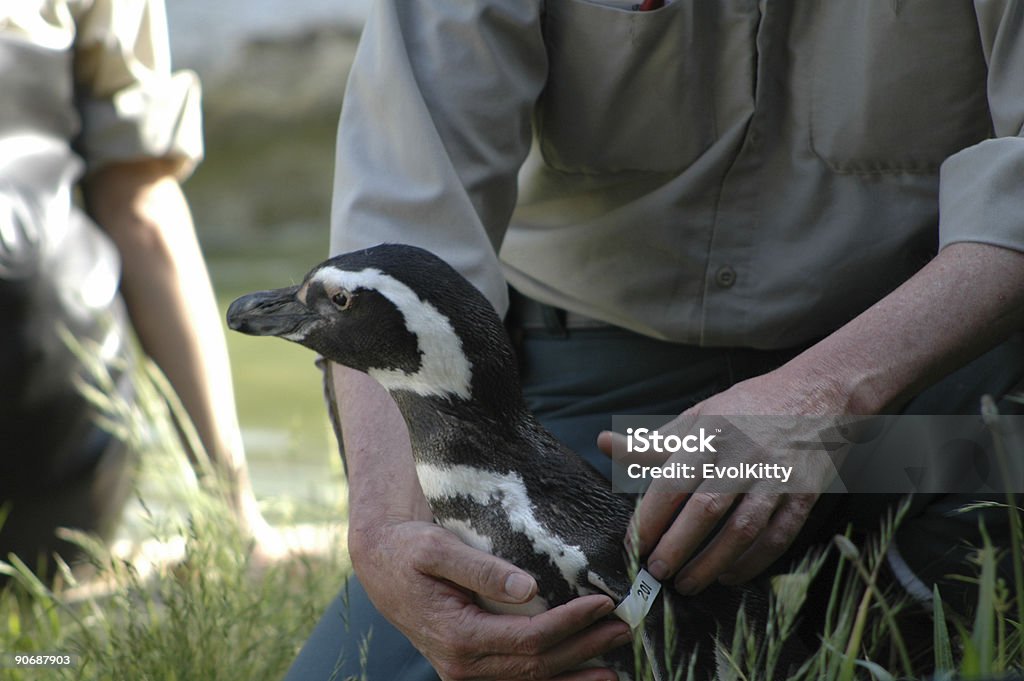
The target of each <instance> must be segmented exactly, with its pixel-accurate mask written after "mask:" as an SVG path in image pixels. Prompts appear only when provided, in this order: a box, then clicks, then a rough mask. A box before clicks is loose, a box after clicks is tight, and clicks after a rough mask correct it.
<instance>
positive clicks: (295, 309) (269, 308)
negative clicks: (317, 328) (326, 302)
mask: <svg viewBox="0 0 1024 681" xmlns="http://www.w3.org/2000/svg"><path fill="white" fill-rule="evenodd" d="M298 290H299V286H289V287H288V288H279V289H274V290H273V291H257V292H256V293H250V294H248V295H245V296H242V297H241V298H239V299H238V300H236V301H235V302H233V303H231V305H230V307H228V315H227V316H228V326H229V327H230V328H231V329H232V330H234V331H241V332H242V333H247V334H249V335H251V336H280V337H283V338H287V339H289V340H295V341H298V340H301V339H302V338H303V337H305V329H304V327H305V326H306V324H308V323H309V322H310V321H311V320H312V319H313V317H315V315H314V314H313V313H311V312H310V310H309V308H308V307H306V306H305V305H304V304H303V303H302V302H300V301H299V299H298V298H297V297H296V295H295V294H296V293H297V292H298Z"/></svg>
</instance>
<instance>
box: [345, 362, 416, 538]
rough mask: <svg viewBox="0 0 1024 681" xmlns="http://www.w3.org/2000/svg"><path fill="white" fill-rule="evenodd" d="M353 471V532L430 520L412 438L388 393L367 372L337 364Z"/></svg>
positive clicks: (346, 451) (350, 483)
mask: <svg viewBox="0 0 1024 681" xmlns="http://www.w3.org/2000/svg"><path fill="white" fill-rule="evenodd" d="M331 376H332V378H333V380H334V390H335V394H336V396H337V401H338V411H339V414H338V416H339V417H340V419H341V424H342V433H343V438H344V442H345V457H346V461H347V464H348V473H349V481H348V482H349V499H350V503H349V523H350V532H362V531H367V530H372V528H373V527H375V526H377V525H379V524H380V523H382V522H388V521H403V520H424V521H428V522H429V521H430V520H431V518H432V516H431V513H430V509H429V508H428V507H427V503H426V499H424V497H423V492H422V491H421V490H420V486H419V481H418V480H417V478H416V469H415V467H414V465H413V459H412V449H411V446H410V444H409V434H408V430H407V429H406V427H405V422H404V421H403V420H402V415H401V413H400V412H399V411H398V406H397V405H396V404H395V402H394V400H392V399H391V396H390V395H388V393H387V391H386V390H384V388H383V387H381V385H380V384H379V383H377V382H376V381H375V380H373V379H372V378H370V377H369V376H367V375H366V374H364V373H361V372H358V371H353V370H352V369H348V368H346V367H343V366H339V365H333V366H332V367H331Z"/></svg>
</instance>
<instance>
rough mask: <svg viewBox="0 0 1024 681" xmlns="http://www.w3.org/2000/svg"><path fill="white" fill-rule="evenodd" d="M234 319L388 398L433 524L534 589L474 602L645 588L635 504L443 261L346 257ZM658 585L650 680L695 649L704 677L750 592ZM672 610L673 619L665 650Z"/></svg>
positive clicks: (527, 608)
mask: <svg viewBox="0 0 1024 681" xmlns="http://www.w3.org/2000/svg"><path fill="white" fill-rule="evenodd" d="M227 319H228V325H229V326H230V328H232V329H234V330H236V331H240V332H242V333H247V334H251V335H262V336H278V337H281V338H284V339H287V340H290V341H292V342H295V343H299V344H300V345H304V346H306V347H308V348H311V349H313V350H315V351H316V352H318V353H320V355H322V356H323V357H324V358H326V359H328V360H331V361H333V362H336V363H338V364H342V365H345V366H347V367H350V368H352V369H356V370H358V371H362V372H365V373H367V374H369V375H370V376H371V377H373V378H375V379H376V380H377V381H378V382H380V383H381V385H383V386H384V387H385V388H386V389H387V390H388V391H389V393H390V395H391V396H392V398H393V399H394V400H395V402H396V403H397V405H398V407H399V409H400V411H401V414H402V417H403V418H404V420H405V422H406V424H407V425H408V430H409V436H410V439H411V442H412V451H413V456H414V459H415V466H416V473H417V476H418V478H419V482H420V486H421V487H422V489H423V493H424V495H425V496H426V498H427V501H428V503H429V505H430V508H431V510H432V512H433V515H434V518H435V520H436V522H437V523H439V524H440V525H442V526H443V527H445V528H446V529H448V530H450V531H452V532H453V533H455V534H456V535H457V536H459V537H460V538H461V539H462V540H463V541H464V542H466V543H467V544H469V545H471V546H474V547H476V548H478V549H481V550H484V551H487V552H489V553H492V554H494V555H497V556H499V557H501V558H504V559H506V560H508V561H509V562H511V563H513V564H515V565H517V566H519V567H520V568H522V569H524V570H526V571H527V572H529V573H531V574H532V575H533V576H534V578H535V579H536V580H537V584H538V587H539V590H538V594H537V596H536V597H535V598H534V599H533V601H531V602H530V603H528V604H525V605H522V606H515V607H513V606H508V605H506V604H499V603H481V605H482V606H483V607H485V608H487V609H489V610H491V611H493V612H517V613H519V614H536V613H539V612H543V611H544V610H546V609H548V608H551V607H554V606H556V605H560V604H562V603H565V602H567V601H569V600H570V599H572V598H575V597H577V596H581V595H586V594H593V593H604V594H607V595H608V596H610V597H611V598H612V599H613V600H614V601H615V602H616V603H622V602H623V601H625V600H628V599H629V598H630V597H631V591H632V590H635V589H634V587H635V584H637V583H639V580H637V581H636V582H634V579H633V575H631V574H630V570H629V560H628V557H627V555H626V553H625V551H624V548H623V538H624V537H625V536H626V532H627V527H628V523H629V520H630V517H631V515H632V513H633V510H634V501H633V500H632V499H631V498H630V497H629V496H627V495H622V494H617V493H613V492H612V490H611V486H610V483H609V482H608V481H607V480H606V479H604V478H603V477H602V476H601V475H600V474H599V473H598V472H597V471H595V470H594V469H593V468H592V467H591V466H590V465H589V464H588V463H586V461H585V460H584V459H582V457H580V456H579V455H577V454H576V453H575V452H573V451H571V450H569V449H568V448H567V447H566V446H564V445H563V444H562V443H560V442H559V441H558V440H557V439H556V438H555V437H554V436H553V435H551V434H550V433H549V432H548V431H547V430H546V429H545V428H544V427H543V426H542V425H541V424H540V423H539V421H538V420H537V419H536V418H535V417H534V415H533V414H532V413H531V412H530V411H529V410H528V409H527V407H526V405H525V403H524V401H523V397H522V393H521V390H520V386H519V377H518V369H517V360H516V356H515V353H514V351H513V349H512V345H511V343H510V341H509V338H508V336H507V333H506V331H505V327H504V325H503V324H502V322H501V319H500V318H499V317H498V315H497V313H496V312H495V310H494V308H493V307H492V306H491V304H490V302H489V301H488V300H487V299H486V298H485V297H484V296H483V295H482V294H481V293H480V292H479V291H478V290H477V289H476V288H475V287H474V286H473V285H472V284H470V283H469V282H468V281H467V280H466V279H465V278H463V277H462V276H461V275H460V274H459V273H458V272H456V271H455V270H454V269H453V268H452V267H450V266H449V265H448V264H447V263H445V262H444V261H443V260H442V259H440V258H438V257H437V256H435V255H433V254H432V253H430V252H429V251H426V250H423V249H420V248H417V247H413V246H408V245H399V244H384V245H379V246H374V247H372V248H368V249H365V250H361V251H356V252H352V253H347V254H344V255H339V256H336V257H334V258H331V259H329V260H327V261H325V262H323V263H321V264H320V265H317V266H316V267H314V268H313V269H312V270H311V271H310V272H309V274H307V275H306V277H305V278H304V280H303V281H302V283H301V284H298V285H296V286H290V287H287V288H281V289H276V290H270V291H260V292H256V293H251V294H249V295H246V296H243V297H241V298H239V299H237V300H235V301H234V302H233V303H232V304H231V306H230V307H229V309H228V313H227ZM650 581H653V580H650ZM667 592H668V590H667V589H666V590H663V591H662V592H661V595H660V597H658V598H656V599H655V600H654V601H653V603H654V604H653V607H651V609H650V611H649V612H648V613H647V614H646V619H645V622H644V626H643V627H642V629H641V633H640V635H641V637H642V641H643V646H644V649H645V651H646V653H647V656H648V659H649V662H650V666H651V669H652V672H653V676H654V678H655V679H656V681H662V680H663V679H670V678H675V677H674V675H673V674H672V673H671V672H672V669H686V668H687V666H688V664H689V663H690V660H691V656H694V657H695V660H696V668H695V671H696V676H695V678H707V677H709V676H712V675H713V674H714V671H715V635H716V633H720V634H723V635H725V636H731V634H729V633H728V632H729V629H728V625H729V622H728V619H729V618H728V617H722V614H723V613H730V614H735V613H736V612H737V610H738V608H739V607H740V604H741V601H742V600H743V599H744V597H745V596H748V598H747V600H746V602H745V605H746V606H747V607H748V608H749V607H750V606H751V605H752V602H751V600H750V599H749V594H748V593H747V592H746V591H745V590H744V589H738V588H735V587H724V586H721V585H714V586H712V587H709V588H708V589H706V590H705V591H703V592H702V593H700V594H698V595H695V596H690V597H688V598H685V599H683V598H672V597H671V596H670V595H669V594H668V593H667ZM666 608H668V609H671V611H672V615H673V617H674V620H675V631H676V641H675V642H673V643H672V644H671V645H667V642H666V640H665V637H664V610H665V609H666ZM723 627H724V628H723ZM725 640H728V638H726V639H725ZM666 651H672V654H671V657H672V659H668V660H666ZM602 663H603V664H608V665H609V666H611V667H612V668H614V669H615V670H616V672H617V673H618V675H619V678H620V680H622V681H626V680H627V679H628V680H632V679H633V676H632V675H633V670H634V668H635V664H634V660H633V653H632V650H630V649H628V648H625V649H623V648H620V649H618V650H615V651H611V652H610V653H609V654H608V655H607V656H606V657H605V658H604V659H603V660H602Z"/></svg>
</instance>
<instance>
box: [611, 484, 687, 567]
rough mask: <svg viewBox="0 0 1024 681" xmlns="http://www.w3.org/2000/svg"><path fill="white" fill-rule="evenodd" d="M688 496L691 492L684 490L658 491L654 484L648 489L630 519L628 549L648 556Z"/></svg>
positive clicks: (642, 555)
mask: <svg viewBox="0 0 1024 681" xmlns="http://www.w3.org/2000/svg"><path fill="white" fill-rule="evenodd" d="M688 496H689V493H688V492H685V491H682V490H673V489H667V490H665V491H657V490H656V489H654V488H653V485H652V489H649V490H647V492H646V493H645V494H644V496H643V497H642V498H641V499H640V504H639V505H638V506H637V509H636V511H635V512H634V513H633V518H632V519H631V520H630V523H629V529H628V530H627V531H626V547H627V549H629V550H630V551H635V552H636V553H637V555H638V556H640V557H641V558H642V557H644V556H646V555H647V553H648V552H649V551H650V550H651V549H652V548H654V546H655V545H656V544H657V543H658V541H659V539H660V538H661V537H662V535H663V534H664V533H665V530H666V529H668V527H669V525H670V524H671V523H672V518H674V517H675V515H676V511H678V510H679V507H680V506H681V505H682V504H683V502H684V501H686V498H687V497H688ZM652 574H653V573H652ZM655 577H656V578H657V575H655Z"/></svg>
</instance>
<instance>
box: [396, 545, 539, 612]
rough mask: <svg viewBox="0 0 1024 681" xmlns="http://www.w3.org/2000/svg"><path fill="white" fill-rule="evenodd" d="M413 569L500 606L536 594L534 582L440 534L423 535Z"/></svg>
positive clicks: (496, 558)
mask: <svg viewBox="0 0 1024 681" xmlns="http://www.w3.org/2000/svg"><path fill="white" fill-rule="evenodd" d="M420 542H421V544H422V545H421V546H420V547H418V549H419V550H418V551H417V553H416V555H417V559H416V565H415V567H416V568H417V569H418V570H419V571H420V572H422V573H424V574H427V575H431V576H433V577H439V578H441V579H446V580H448V581H450V582H453V583H455V584H457V585H458V586H460V587H462V588H464V589H468V590H469V591H472V592H473V593H476V594H479V595H481V596H483V597H484V598H488V599H490V600H493V601H498V602H500V603H525V602H526V601H528V600H530V599H531V598H533V597H534V596H535V595H536V593H537V580H535V579H534V578H533V577H532V576H530V575H529V574H528V573H526V572H523V571H522V570H520V569H519V568H517V567H516V566H514V565H512V564H511V563H509V562H507V561H504V560H502V559H501V558H498V557H496V556H492V555H491V554H489V553H484V552H483V551H478V550H477V549H474V548H473V547H471V546H467V545H466V544H463V543H462V541H460V540H459V539H458V537H456V536H455V535H453V534H451V533H450V532H447V531H443V532H439V533H436V534H435V533H425V534H424V535H423V536H422V537H421V538H420Z"/></svg>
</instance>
